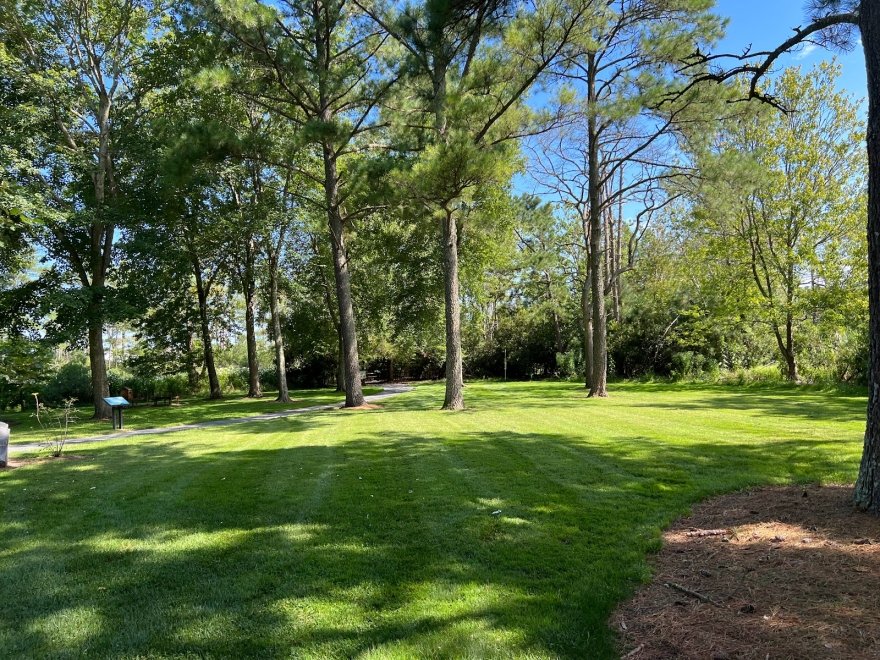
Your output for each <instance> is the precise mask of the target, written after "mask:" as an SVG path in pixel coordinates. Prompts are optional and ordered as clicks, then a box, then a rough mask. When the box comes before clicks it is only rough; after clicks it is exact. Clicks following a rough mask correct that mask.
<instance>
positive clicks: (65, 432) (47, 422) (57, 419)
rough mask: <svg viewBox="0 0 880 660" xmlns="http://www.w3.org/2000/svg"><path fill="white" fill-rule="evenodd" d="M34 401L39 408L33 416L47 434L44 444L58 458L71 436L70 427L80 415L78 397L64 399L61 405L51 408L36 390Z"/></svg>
mask: <svg viewBox="0 0 880 660" xmlns="http://www.w3.org/2000/svg"><path fill="white" fill-rule="evenodd" d="M34 402H35V403H36V407H37V409H36V412H35V413H34V415H33V416H34V417H36V419H37V423H38V424H39V425H40V428H42V429H43V431H44V432H45V433H46V436H47V438H46V440H45V441H44V442H43V443H42V444H43V446H45V447H47V448H48V449H49V452H50V453H51V454H52V456H53V457H55V458H58V457H59V456H61V454H62V453H63V452H64V445H65V443H66V442H67V439H68V438H69V437H70V429H71V427H72V426H73V424H74V423H75V422H76V418H77V416H78V415H79V411H78V410H77V409H76V406H75V404H76V399H75V398H72V397H71V398H67V399H64V400H63V401H62V404H61V407H59V408H51V407H49V406H47V405H46V404H45V403H43V402H42V401H40V395H39V394H38V393H36V392H34Z"/></svg>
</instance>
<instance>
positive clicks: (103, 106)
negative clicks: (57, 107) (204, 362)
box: [88, 90, 116, 419]
mask: <svg viewBox="0 0 880 660" xmlns="http://www.w3.org/2000/svg"><path fill="white" fill-rule="evenodd" d="M111 106H112V101H111V99H110V97H109V96H107V94H106V93H104V91H103V90H99V94H98V113H97V120H98V127H99V136H98V154H97V156H98V158H97V169H96V170H95V171H94V173H93V174H92V184H93V187H94V192H95V207H96V208H95V212H96V218H95V220H94V221H93V222H92V224H91V226H90V227H89V266H88V270H89V275H90V276H91V282H90V283H89V284H90V286H89V288H90V290H91V291H90V293H91V300H90V301H89V307H88V317H89V369H90V371H91V381H92V383H91V384H92V400H93V402H94V404H95V414H94V417H95V418H96V419H105V418H107V417H109V416H110V408H109V406H107V404H106V403H104V397H105V396H110V388H109V383H108V381H107V363H106V358H105V356H104V294H103V289H104V285H105V283H106V279H107V271H108V269H109V267H110V256H111V251H112V250H113V233H114V229H113V225H112V224H108V223H105V218H104V216H105V210H106V208H105V204H106V200H107V196H108V193H109V196H110V197H111V198H112V197H115V196H116V183H115V179H114V176H113V160H112V158H111V156H110V109H111ZM108 188H109V190H108Z"/></svg>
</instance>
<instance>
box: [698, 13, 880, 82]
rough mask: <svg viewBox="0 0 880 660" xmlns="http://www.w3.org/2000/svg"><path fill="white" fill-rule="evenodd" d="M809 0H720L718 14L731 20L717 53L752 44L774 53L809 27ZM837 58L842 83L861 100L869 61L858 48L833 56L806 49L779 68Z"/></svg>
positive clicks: (814, 48) (815, 48)
mask: <svg viewBox="0 0 880 660" xmlns="http://www.w3.org/2000/svg"><path fill="white" fill-rule="evenodd" d="M805 5H806V2H805V0H717V2H716V13H717V14H719V15H720V16H725V17H728V18H729V20H730V23H729V24H728V26H727V35H726V36H725V38H724V40H723V41H722V42H721V43H720V44H719V46H718V48H717V50H718V51H719V52H720V51H723V52H733V53H741V52H742V50H743V49H744V48H745V47H746V46H748V45H749V44H752V46H753V48H754V49H755V50H771V49H773V48H775V47H776V46H778V45H779V44H780V43H782V42H783V41H784V40H785V39H788V38H789V37H790V36H791V35H792V29H793V28H795V27H798V26H802V25H806V23H807V22H808V21H807V17H806V13H805V11H804V9H805ZM835 56H836V57H837V59H838V61H839V62H840V64H841V66H842V68H843V71H842V75H841V78H840V80H839V84H840V86H841V87H842V88H844V89H846V90H847V91H849V92H850V93H852V94H854V95H855V96H857V97H859V98H864V96H865V93H866V91H865V90H866V81H865V60H864V57H863V55H862V50H861V48H860V47H859V46H858V45H857V46H856V48H855V49H854V50H853V51H852V52H850V53H832V52H830V51H828V50H825V49H824V48H821V47H810V46H807V47H806V48H804V49H802V50H801V52H799V53H797V54H792V55H786V56H784V57H782V58H780V60H779V65H778V68H783V67H785V66H791V65H804V66H807V67H809V66H813V65H815V64H816V63H817V62H820V61H821V60H823V59H830V58H832V57H835Z"/></svg>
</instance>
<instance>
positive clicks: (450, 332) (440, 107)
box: [431, 54, 464, 410]
mask: <svg viewBox="0 0 880 660" xmlns="http://www.w3.org/2000/svg"><path fill="white" fill-rule="evenodd" d="M447 68H448V65H447V62H446V60H445V59H444V57H443V56H442V55H439V56H438V54H435V57H434V69H433V72H432V76H431V77H432V86H433V99H432V101H433V110H434V131H435V132H436V136H437V141H438V142H446V140H447V139H448V135H447V124H446V100H447V99H446V73H447ZM448 201H449V200H447V201H446V204H448ZM441 209H442V212H443V217H442V219H441V222H442V225H443V226H442V227H441V231H440V234H441V238H442V241H443V289H444V302H445V308H446V309H445V312H446V394H445V396H444V398H443V410H463V409H464V369H463V366H462V351H461V299H460V298H459V290H458V285H459V282H458V225H457V224H456V221H455V216H454V215H453V213H452V211H451V210H450V209H449V208H447V206H446V205H445V204H443V205H441Z"/></svg>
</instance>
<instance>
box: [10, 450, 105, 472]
mask: <svg viewBox="0 0 880 660" xmlns="http://www.w3.org/2000/svg"><path fill="white" fill-rule="evenodd" d="M87 458H88V456H81V455H78V454H62V455H61V456H34V457H31V458H10V459H9V462H8V463H7V464H6V467H0V470H14V469H15V468H19V467H22V466H25V465H32V464H33V463H46V462H48V461H84V460H86V459H87Z"/></svg>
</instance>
